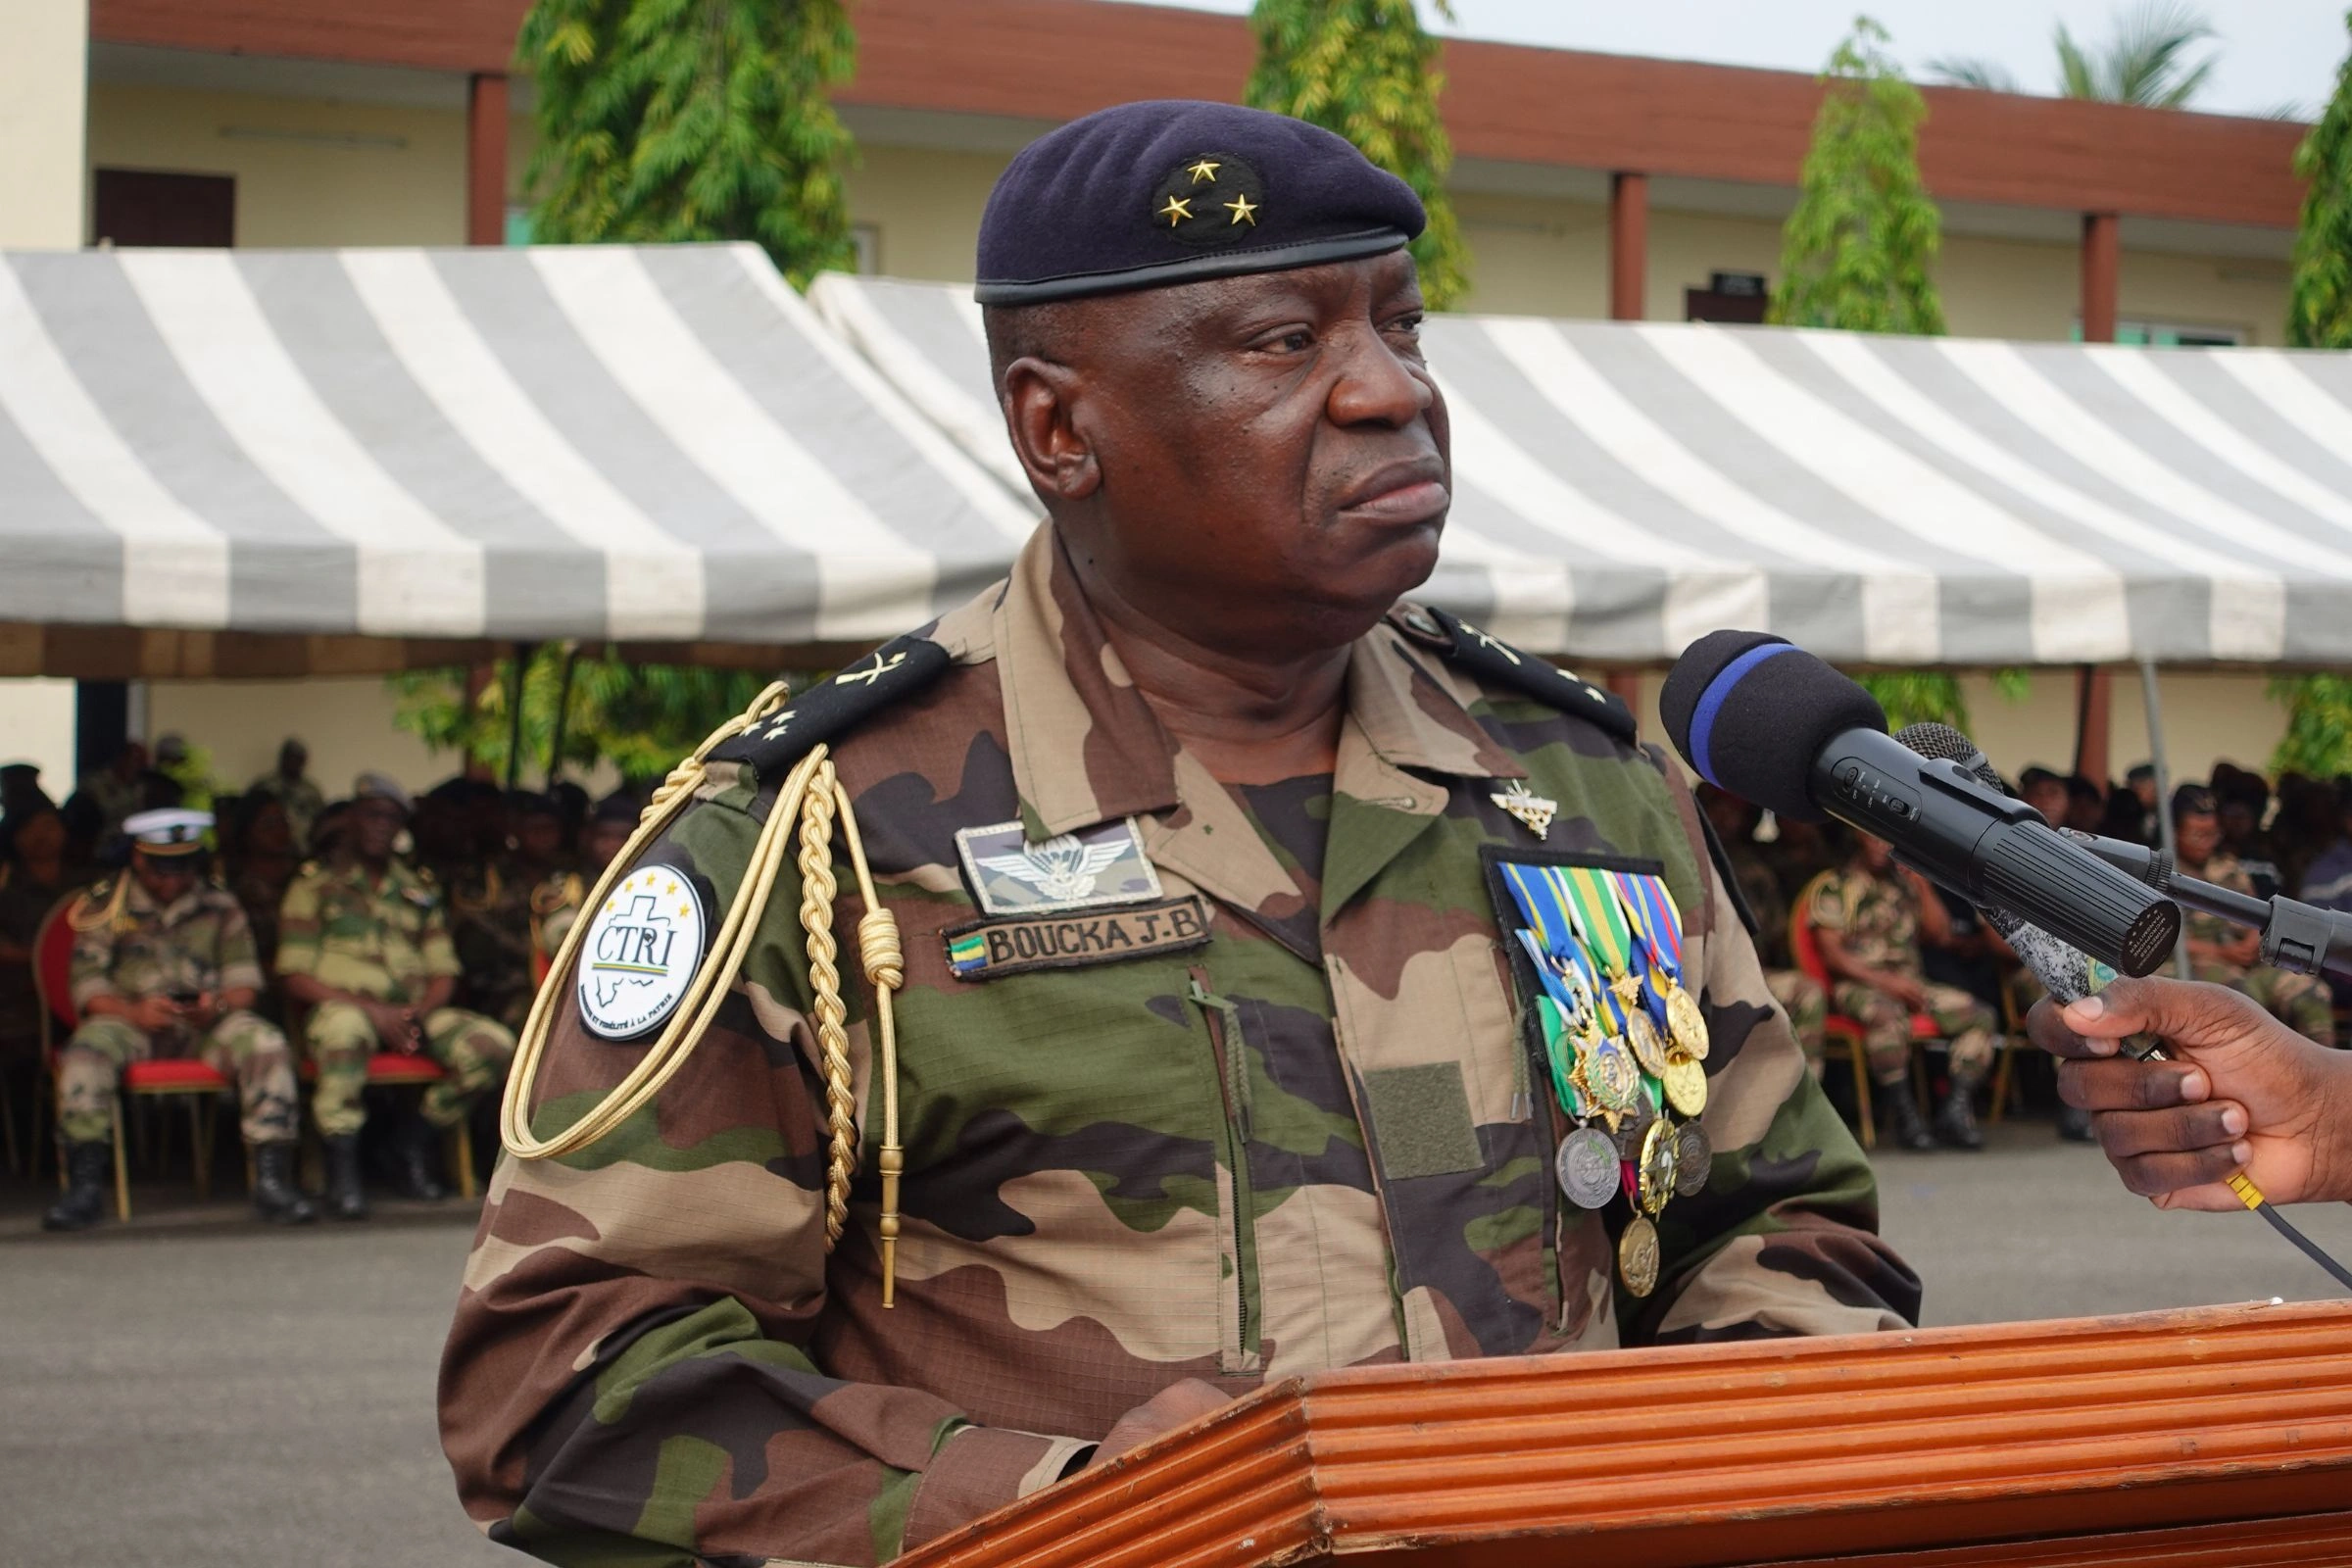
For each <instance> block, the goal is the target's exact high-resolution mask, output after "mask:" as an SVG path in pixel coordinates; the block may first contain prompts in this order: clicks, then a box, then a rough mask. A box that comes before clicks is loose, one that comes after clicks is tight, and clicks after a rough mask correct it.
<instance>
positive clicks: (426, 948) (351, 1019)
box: [277, 773, 515, 1219]
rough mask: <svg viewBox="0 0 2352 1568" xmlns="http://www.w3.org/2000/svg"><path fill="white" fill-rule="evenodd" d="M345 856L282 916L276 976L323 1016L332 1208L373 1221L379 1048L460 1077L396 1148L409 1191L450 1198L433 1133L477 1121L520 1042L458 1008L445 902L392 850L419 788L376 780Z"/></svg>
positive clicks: (323, 1125) (342, 847)
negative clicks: (373, 1089)
mask: <svg viewBox="0 0 2352 1568" xmlns="http://www.w3.org/2000/svg"><path fill="white" fill-rule="evenodd" d="M353 794H354V799H353V801H352V803H351V807H350V809H349V810H348V812H346V813H345V815H344V816H343V819H342V822H341V824H340V830H339V831H337V832H336V833H334V834H333V835H332V836H331V839H332V849H331V850H330V852H329V853H328V855H327V858H325V859H324V860H322V861H314V862H313V863H311V864H309V865H306V866H304V867H303V868H302V873H301V875H299V876H297V877H296V878H295V879H294V883H293V885H292V886H291V887H289V888H287V889H286V902H285V905H284V906H283V907H282V908H281V909H280V910H279V911H278V931H277V941H278V948H277V969H278V978H279V981H280V983H281V984H282V986H283V987H284V989H285V993H286V996H287V997H288V998H289V999H290V1000H292V1001H294V1002H297V1003H300V1004H302V1005H305V1006H307V1007H308V1008H309V1009H310V1013H309V1017H308V1018H307V1019H306V1020H305V1023H304V1028H303V1035H304V1043H305V1046H306V1048H307V1050H308V1051H309V1053H310V1056H311V1060H312V1062H313V1063H314V1064H315V1065H316V1066H317V1068H318V1070H319V1088H318V1093H317V1094H316V1096H315V1097H314V1098H313V1100H312V1103H311V1113H312V1115H313V1117H314V1118H315V1119H316V1120H317V1122H318V1124H319V1137H320V1138H321V1139H322V1140H323V1141H324V1142H325V1145H326V1201H327V1212H328V1213H330V1214H333V1215H334V1216H335V1217H336V1218H338V1219H365V1218H366V1217H367V1214H368V1201H367V1197H366V1194H365V1193H364V1191H363V1190H362V1186H361V1181H360V1129H361V1128H362V1127H364V1126H365V1125H367V1121H368V1109H367V1104H366V1102H365V1100H364V1098H363V1094H364V1091H365V1090H366V1089H367V1087H368V1057H369V1056H370V1055H372V1054H374V1053H375V1052H377V1051H398V1052H406V1053H417V1052H422V1053H424V1054H427V1055H429V1056H431V1057H432V1058H433V1060H435V1061H437V1062H439V1063H440V1064H441V1065H442V1067H443V1068H445V1069H446V1070H447V1074H448V1075H447V1076H446V1077H444V1078H442V1079H441V1080H440V1081H439V1082H438V1083H435V1084H433V1085H432V1086H431V1087H429V1088H428V1089H426V1090H425V1092H424V1101H423V1104H422V1107H421V1109H422V1112H423V1122H424V1125H423V1126H421V1127H418V1126H415V1125H411V1126H408V1127H404V1128H403V1129H402V1136H401V1137H400V1138H399V1139H398V1140H397V1146H398V1149H399V1152H400V1167H399V1168H400V1172H401V1176H402V1191H403V1192H404V1193H405V1194H407V1196H409V1197H412V1198H421V1199H427V1200H430V1199H437V1198H440V1197H442V1196H444V1195H443V1191H442V1187H441V1183H440V1181H439V1179H438V1178H437V1177H436V1176H435V1175H434V1174H433V1159H434V1149H433V1145H434V1139H433V1136H432V1135H433V1133H434V1132H436V1131H445V1130H447V1129H448V1128H451V1127H456V1126H458V1125H460V1124H461V1123H463V1122H464V1121H465V1119H466V1112H467V1111H468V1110H469V1109H470V1108H471V1107H472V1105H473V1103H474V1100H475V1098H476V1097H477V1096H479V1095H480V1094H481V1093H482V1092H483V1091H484V1090H486V1089H495V1088H496V1087H498V1085H499V1084H500V1083H501V1082H502V1081H503V1080H504V1079H505V1076H506V1069H507V1060H508V1058H509V1057H510V1056H512V1055H513V1054H515V1037H514V1036H513V1035H512V1034H510V1033H508V1032H507V1030H506V1029H504V1028H503V1027H501V1026H500V1025H499V1024H497V1023H494V1022H493V1021H491V1020H490V1019H488V1018H484V1017H481V1016H479V1015H478V1014H475V1013H471V1012H465V1011H462V1010H460V1009H459V1008H456V1007H453V1006H451V1005H449V999H450V996H451V993H452V992H454V991H455V990H456V989H457V983H458V972H459V971H458V956H457V952H456V950H455V949H454V948H452V947H451V946H450V940H449V927H448V925H447V923H446V921H445V919H444V917H443V915H442V911H441V894H440V891H439V889H437V888H436V887H435V886H434V885H433V882H432V880H431V878H429V877H427V876H425V875H424V874H423V873H421V872H418V871H415V870H412V869H410V868H409V867H408V866H406V865H404V864H402V863H401V862H400V861H399V860H398V859H397V858H394V856H393V854H392V846H393V842H394V841H395V840H396V839H398V838H399V837H400V831H401V829H402V827H403V826H405V825H406V823H407V821H408V815H409V797H408V792H407V791H405V790H403V789H402V788H401V787H400V786H399V785H398V784H396V783H394V782H393V781H392V780H391V779H388V778H386V777H384V776H383V775H381V774H379V773H368V774H364V775H363V776H362V777H361V779H360V781H359V785H358V788H357V789H356V790H355V791H354V792H353Z"/></svg>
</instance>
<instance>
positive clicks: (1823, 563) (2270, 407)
mask: <svg viewBox="0 0 2352 1568" xmlns="http://www.w3.org/2000/svg"><path fill="white" fill-rule="evenodd" d="M809 303H810V304H811V305H813V306H814V307H815V308H816V310H817V312H818V313H819V314H820V315H821V316H822V317H823V318H824V319H825V320H826V321H827V322H829V323H830V324H832V325H833V326H834V327H836V328H837V329H839V330H840V331H841V332H842V333H843V334H844V335H845V336H847V337H848V338H849V339H850V340H851V341H853V342H855V343H856V344H857V345H858V348H859V349H860V350H861V351H862V352H863V353H864V354H865V355H866V357H867V358H868V359H870V360H871V361H872V362H873V363H874V365H875V366H876V367H877V368H879V369H881V370H882V372H883V373H884V374H885V375H886V376H888V377H889V379H890V380H891V381H892V382H893V383H894V384H895V385H896V386H897V387H898V388H899V389H900V390H901V391H902V392H904V393H905V394H906V395H907V398H908V400H909V401H910V402H912V403H913V404H914V405H915V406H916V407H918V408H919V409H921V410H922V411H923V413H924V414H925V415H927V416H928V417H930V418H931V419H932V420H933V421H934V422H935V423H936V424H937V425H938V426H939V427H940V428H941V429H943V430H944V431H946V432H947V433H948V434H949V435H950V436H952V437H953V438H954V439H955V440H956V443H957V444H958V445H959V446H961V447H962V448H963V450H964V451H966V452H967V453H969V454H970V455H971V457H972V458H973V459H974V460H975V461H976V462H978V463H981V464H984V465H986V466H989V467H990V468H991V470H992V471H994V472H996V473H997V474H998V475H999V476H1000V477H1001V478H1002V479H1003V480H1004V481H1005V483H1006V484H1007V485H1008V486H1009V485H1015V484H1018V483H1019V481H1020V475H1019V472H1018V470H1017V468H1016V467H1015V466H1013V463H1012V459H1011V455H1010V453H1009V452H1008V451H1007V450H1006V448H1005V437H1004V434H1003V429H1002V425H1001V422H1000V420H999V418H998V416H997V411H996V408H995V404H994V400H993V398H992V397H991V395H990V391H989V386H988V372H987V362H986V357H985V353H984V349H983V345H982V340H981V336H980V329H979V314H978V311H977V308H976V307H974V306H973V305H972V304H971V301H970V294H969V290H968V289H963V288H958V287H949V286H942V285H934V284H921V283H905V282H894V281H887V280H882V279H874V278H853V277H844V276H828V277H824V278H821V279H819V280H818V282H817V285H816V287H815V288H814V289H813V290H812V291H811V293H810V296H809ZM1426 342H1427V347H1428V352H1429V359H1430V363H1431V365H1432V366H1433V367H1434V368H1435V369H1436V370H1437V372H1438V375H1439V378H1440V380H1441V382H1442V383H1443V385H1444V388H1445V392H1446V403H1447V406H1448V408H1449V410H1450V411H1451V416H1452V425H1453V461H1454V474H1455V502H1454V509H1453V513H1452V517H1451V520H1450V521H1449V523H1448V525H1447V530H1446V546H1445V551H1444V559H1443V562H1442V564H1440V566H1439V568H1438V573H1437V576H1436V578H1435V579H1434V580H1433V582H1432V583H1431V585H1430V587H1429V589H1428V590H1426V594H1427V597H1428V598H1430V599H1432V600H1433V601H1435V602H1437V603H1439V604H1441V605H1444V606H1446V607H1447V608H1449V609H1452V610H1455V611H1457V612H1459V613H1463V614H1466V615H1470V616H1472V617H1474V618H1479V619H1482V620H1485V621H1488V622H1490V623H1492V624H1493V625H1494V627H1495V629H1496V631H1497V633H1498V634H1499V635H1502V636H1505V637H1508V638H1511V639H1512V640H1514V641H1518V642H1521V643H1524V644H1526V645H1529V646H1532V647H1538V648H1542V649H1544V650H1547V651H1551V652H1556V653H1565V654H1569V655H1572V656H1575V657H1579V658H1594V659H1623V660H1636V661H1651V660H1661V659H1671V658H1673V657H1674V656H1675V655H1676V654H1677V653H1679V652H1680V651H1681V650H1682V649H1683V647H1685V646H1686V645H1687V644H1688V643H1689V642H1690V641H1691V639H1692V638H1693V637H1695V636H1697V635H1698V634H1700V633H1702V632H1705V631H1709V630H1712V629H1714V628H1716V627H1720V626H1744V627H1759V628H1768V629H1770V630H1772V631H1775V632H1779V633H1781V634H1783V635H1785V636H1788V637H1789V638H1790V639H1792V640H1793V641H1796V642H1799V643H1802V644H1803V645H1804V646H1806V647H1808V648H1810V649H1813V650H1815V651H1816V652H1818V653H1821V654H1823V655H1824V656H1826V657H1830V658H1834V659H1838V660H1844V661H1855V662H1879V663H1889V664H1919V663H1930V664H1935V663H1940V664H2005V663H2035V662H2040V663H2055V662H2112V661H2121V660H2131V659H2139V658H2143V657H2152V658H2155V659H2158V660H2161V661H2164V662H2279V661H2285V662H2308V663H2333V662H2347V661H2352V355H2343V354H2320V353H2290V352H2279V351H2263V350H2249V349H2235V350H2148V349H2137V348H2110V347H2091V346H2082V345H2070V344H2023V343H2000V342H1983V341H1970V340H1964V339H1920V338H1890V337H1874V336H1862V335H1855V334H1849V333H1837V332H1798V331H1783V330H1775V329H1767V328H1724V327H1712V326H1683V325H1662V324H1620V323H1614V322H1600V321H1551V320H1539V319H1520V318H1503V317H1485V318H1482V317H1474V316H1448V317H1442V318H1434V319H1432V320H1431V321H1430V323H1429V326H1428V329H1427V333H1426Z"/></svg>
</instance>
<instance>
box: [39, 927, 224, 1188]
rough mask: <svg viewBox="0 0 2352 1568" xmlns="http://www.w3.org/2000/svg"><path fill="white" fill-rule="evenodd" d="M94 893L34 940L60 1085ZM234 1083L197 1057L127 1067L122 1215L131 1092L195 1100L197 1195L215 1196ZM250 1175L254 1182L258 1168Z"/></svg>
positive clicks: (117, 1133) (47, 1042) (61, 1143)
mask: <svg viewBox="0 0 2352 1568" xmlns="http://www.w3.org/2000/svg"><path fill="white" fill-rule="evenodd" d="M87 897H88V896H87V895H86V894H81V893H69V894H67V895H66V896H65V897H64V898H62V899H60V900H58V902H57V907H55V908H52V909H51V910H50V911H49V912H48V913H47V914H45V915H43V916H42V917H41V924H40V929H39V930H38V931H37V932H35V933H34V935H33V939H32V985H33V992H34V994H35V995H36V996H37V997H39V999H40V1004H41V1060H42V1062H43V1063H44V1064H45V1065H46V1066H47V1068H48V1070H49V1076H50V1079H51V1081H52V1083H55V1082H56V1081H57V1054H58V1052H59V1051H60V1050H61V1049H62V1048H63V1042H62V1041H61V1039H60V1037H59V1030H61V1029H62V1030H63V1031H64V1033H65V1034H66V1035H68V1036H70V1035H72V1034H73V1031H74V1030H75V1029H78V1028H80V1027H81V1017H80V1014H79V1012H78V1011H77V1010H76V1009H75V1007H74V1005H73V917H74V915H75V914H77V913H78V912H79V911H80V909H81V907H82V906H83V905H84V904H85V903H86V902H87ZM228 1087H229V1082H228V1080H227V1079H226V1078H224V1077H222V1076H221V1074H220V1073H218V1072H215V1071H214V1070H213V1069H212V1068H211V1067H209V1066H207V1065H206V1064H205V1063H203V1062H201V1061H197V1060H194V1059H193V1058H189V1057H170V1058H166V1059H162V1060H149V1061H134V1062H131V1063H129V1064H128V1065H127V1066H125V1067H124V1068H123V1080H122V1084H121V1089H120V1092H119V1093H118V1094H117V1095H116V1096H115V1125H114V1138H115V1217H116V1218H118V1219H128V1218H130V1164H129V1156H128V1154H127V1153H126V1152H125V1151H124V1148H123V1144H124V1139H123V1100H124V1098H125V1097H128V1096H132V1095H136V1096H139V1097H141V1098H144V1099H150V1100H178V1101H179V1102H180V1103H183V1104H185V1105H187V1106H188V1108H189V1116H190V1128H189V1142H190V1145H191V1150H192V1152H193V1155H194V1158H195V1161H196V1196H197V1197H198V1198H199V1199H204V1198H210V1197H211V1196H212V1191H213V1132H214V1113H215V1110H216V1108H217V1105H218V1103H219V1101H220V1098H221V1095H222V1094H223V1093H224V1092H226V1091H227V1089H228ZM60 1108H61V1109H62V1107H60ZM57 1174H58V1182H59V1185H60V1186H63V1185H64V1182H65V1174H66V1145H65V1140H64V1139H63V1138H60V1139H59V1140H58V1143H57ZM246 1175H247V1180H248V1181H250V1180H251V1178H252V1172H251V1170H250V1168H249V1169H248V1170H247V1173H246Z"/></svg>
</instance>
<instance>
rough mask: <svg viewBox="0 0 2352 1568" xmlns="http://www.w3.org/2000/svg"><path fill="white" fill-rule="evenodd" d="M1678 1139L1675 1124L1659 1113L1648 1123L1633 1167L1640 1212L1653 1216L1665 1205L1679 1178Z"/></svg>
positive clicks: (1635, 1195)
mask: <svg viewBox="0 0 2352 1568" xmlns="http://www.w3.org/2000/svg"><path fill="white" fill-rule="evenodd" d="M1681 1147H1682V1145H1681V1140H1680V1138H1679V1137H1678V1136H1677V1134H1676V1132H1675V1129H1674V1124H1673V1123H1672V1122H1669V1121H1668V1120H1667V1119H1666V1118H1665V1117H1663V1116H1661V1117H1659V1118H1658V1119H1657V1120H1656V1121H1653V1122H1651V1123H1650V1124H1649V1131H1648V1132H1647V1133H1645V1134H1643V1135H1642V1160H1641V1163H1640V1164H1639V1165H1638V1166H1637V1167H1636V1184H1637V1185H1636V1186H1635V1189H1634V1198H1635V1201H1638V1202H1639V1203H1640V1204H1641V1205H1642V1213H1644V1214H1649V1215H1652V1216H1654V1215H1656V1214H1657V1213H1658V1211H1659V1210H1661V1209H1663V1208H1664V1207H1665V1206H1666V1200H1668V1199H1669V1198H1672V1197H1673V1196H1674V1193H1675V1188H1676V1186H1677V1185H1678V1184H1679V1182H1680V1180H1681V1170H1680V1167H1679V1165H1678V1163H1677V1162H1678V1160H1679V1159H1680V1158H1681Z"/></svg>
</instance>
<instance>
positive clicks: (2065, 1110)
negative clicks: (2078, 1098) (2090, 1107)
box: [2058, 1105, 2098, 1144]
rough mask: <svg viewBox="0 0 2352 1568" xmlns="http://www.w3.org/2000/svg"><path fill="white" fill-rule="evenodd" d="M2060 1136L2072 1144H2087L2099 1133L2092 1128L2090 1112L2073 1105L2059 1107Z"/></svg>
mask: <svg viewBox="0 0 2352 1568" xmlns="http://www.w3.org/2000/svg"><path fill="white" fill-rule="evenodd" d="M2058 1136H2059V1138H2060V1139H2061V1140H2062V1141H2064V1142H2066V1143H2070V1144H2087V1143H2089V1142H2090V1141H2091V1140H2092V1139H2094V1138H2095V1137H2097V1136H2098V1135H2097V1134H2095V1133H2093V1132H2092V1131H2091V1128H2090V1112H2089V1111H2087V1110H2078V1109H2077V1108H2076V1107H2074V1106H2073V1105H2060V1106H2059V1107H2058Z"/></svg>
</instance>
